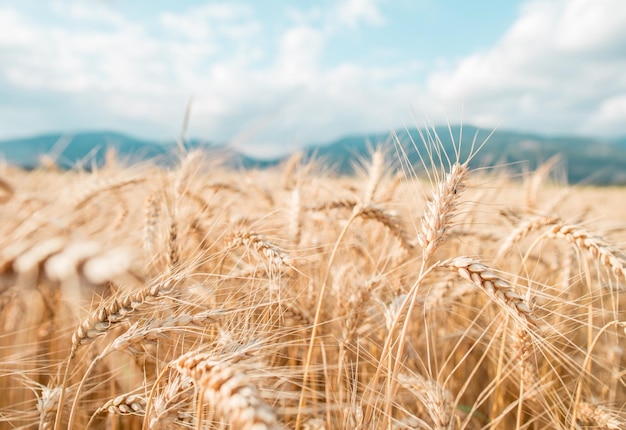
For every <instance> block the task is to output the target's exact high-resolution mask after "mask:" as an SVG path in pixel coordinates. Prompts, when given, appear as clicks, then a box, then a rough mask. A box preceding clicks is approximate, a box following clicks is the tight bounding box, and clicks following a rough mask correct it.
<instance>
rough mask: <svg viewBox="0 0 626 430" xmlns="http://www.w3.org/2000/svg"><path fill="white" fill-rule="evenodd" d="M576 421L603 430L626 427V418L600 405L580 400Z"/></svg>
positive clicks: (617, 429)
mask: <svg viewBox="0 0 626 430" xmlns="http://www.w3.org/2000/svg"><path fill="white" fill-rule="evenodd" d="M576 416H577V422H578V423H579V424H582V425H584V426H589V427H593V428H595V429H604V430H620V429H624V428H626V420H625V419H623V418H622V417H620V416H618V415H615V414H613V413H611V412H609V411H607V410H606V409H604V408H603V407H601V406H597V405H594V404H591V403H587V402H580V403H579V404H578V410H577V415H576Z"/></svg>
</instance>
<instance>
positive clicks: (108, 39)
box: [0, 0, 626, 156]
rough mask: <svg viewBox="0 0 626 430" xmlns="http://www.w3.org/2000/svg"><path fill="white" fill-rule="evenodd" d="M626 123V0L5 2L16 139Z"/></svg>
mask: <svg viewBox="0 0 626 430" xmlns="http://www.w3.org/2000/svg"><path fill="white" fill-rule="evenodd" d="M187 107H190V109H189V112H190V115H189V122H188V126H187V136H188V137H192V138H200V139H205V140H208V141H212V142H219V143H229V144H230V145H232V146H233V147H235V148H236V149H238V150H241V151H243V152H246V153H248V154H250V155H256V156H274V155H277V154H282V153H286V152H290V151H292V150H294V149H296V148H298V147H299V146H303V145H306V144H311V143H323V142H329V141H332V140H334V139H337V138H340V137H343V136H346V135H355V134H364V133H378V132H383V133H384V132H388V131H391V130H399V129H402V128H404V127H412V126H415V125H424V124H429V123H434V124H441V123H446V122H450V123H458V122H460V121H462V122H463V123H465V124H473V125H477V126H481V127H487V128H495V127H497V128H499V129H512V130H518V131H530V132H536V133H542V134H567V135H593V136H604V137H617V136H625V135H626V7H624V2H623V0H503V1H496V0H493V1H480V2H472V1H466V0H310V1H286V0H265V1H207V0H204V1H202V0H195V1H176V2H173V1H166V0H133V1H132V2H130V1H123V0H80V1H73V0H19V1H18V0H13V1H9V0H0V139H6V138H13V137H22V136H31V135H35V134H41V133H49V132H68V133H72V132H78V131H86V130H112V131H118V132H123V133H127V134H130V135H131V136H134V137H137V138H143V139H151V140H172V139H176V138H177V137H178V136H179V135H180V133H181V128H182V125H183V122H184V117H185V112H186V110H187Z"/></svg>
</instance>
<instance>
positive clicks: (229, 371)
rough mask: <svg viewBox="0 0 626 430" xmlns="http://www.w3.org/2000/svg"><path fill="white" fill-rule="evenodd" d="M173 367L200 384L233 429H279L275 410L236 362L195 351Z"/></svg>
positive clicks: (176, 361)
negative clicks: (234, 364) (262, 398)
mask: <svg viewBox="0 0 626 430" xmlns="http://www.w3.org/2000/svg"><path fill="white" fill-rule="evenodd" d="M172 367H173V368H174V369H176V370H177V371H178V372H180V373H181V374H182V375H183V376H189V377H191V378H193V379H194V380H195V381H196V382H197V383H198V385H199V388H200V392H201V395H202V400H203V401H206V402H207V403H208V404H210V405H211V406H212V407H214V408H215V409H216V411H217V412H218V414H219V415H221V416H222V418H224V419H226V420H228V421H229V422H230V425H231V426H232V428H236V429H241V430H264V429H267V430H278V429H281V428H282V427H281V426H280V425H279V424H278V420H277V418H276V413H275V412H274V411H273V410H272V409H271V408H270V407H269V406H267V405H266V404H265V403H264V402H263V400H261V398H260V396H259V393H258V390H257V388H256V386H254V385H252V384H251V383H250V382H249V381H248V378H247V377H246V375H245V374H244V372H243V371H242V370H239V369H237V368H236V367H234V366H233V364H230V363H225V362H224V361H220V360H217V359H216V358H215V357H214V356H213V355H211V354H209V353H201V352H198V351H192V352H190V353H187V354H185V355H183V356H181V357H179V358H178V359H176V360H174V362H173V363H172Z"/></svg>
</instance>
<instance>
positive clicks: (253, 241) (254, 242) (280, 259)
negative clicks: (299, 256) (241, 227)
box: [227, 231, 293, 269]
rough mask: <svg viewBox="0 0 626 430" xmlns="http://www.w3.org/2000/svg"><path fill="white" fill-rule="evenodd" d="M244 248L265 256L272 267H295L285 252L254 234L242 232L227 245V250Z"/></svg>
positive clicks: (235, 235) (234, 236)
mask: <svg viewBox="0 0 626 430" xmlns="http://www.w3.org/2000/svg"><path fill="white" fill-rule="evenodd" d="M239 246H244V247H245V248H247V249H254V250H255V251H256V252H257V253H259V254H260V255H264V256H265V257H266V258H267V259H268V260H269V262H270V265H271V267H276V268H278V269H283V268H285V267H293V260H292V259H291V257H289V255H287V254H286V253H285V252H283V250H282V249H280V248H279V247H278V246H276V245H275V244H273V243H272V242H270V241H268V240H265V238H264V237H263V236H261V235H259V234H256V233H254V232H246V231H240V232H237V233H235V234H234V235H233V237H232V238H231V239H230V241H229V242H228V245H227V249H228V250H230V249H234V248H237V247H239Z"/></svg>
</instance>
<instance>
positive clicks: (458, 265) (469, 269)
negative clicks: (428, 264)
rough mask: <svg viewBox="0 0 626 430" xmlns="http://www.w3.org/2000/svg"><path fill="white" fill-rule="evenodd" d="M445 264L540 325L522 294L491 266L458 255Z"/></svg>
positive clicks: (503, 304) (520, 314) (488, 294)
mask: <svg viewBox="0 0 626 430" xmlns="http://www.w3.org/2000/svg"><path fill="white" fill-rule="evenodd" d="M443 266H445V267H447V268H448V269H451V270H453V271H455V272H457V273H458V274H459V276H461V277H462V278H463V279H465V280H467V281H469V282H471V283H473V284H474V285H476V286H478V287H480V289H481V290H482V291H484V292H485V293H486V294H487V296H489V298H491V299H492V300H494V301H495V302H496V303H498V304H499V305H501V306H503V307H504V308H505V309H510V308H513V310H515V312H516V313H517V315H519V316H521V317H523V318H524V319H525V320H526V321H527V322H528V323H530V324H531V325H532V326H538V321H537V318H535V316H534V315H533V313H532V311H531V310H530V308H529V307H528V305H527V304H526V303H525V302H524V299H523V298H522V296H520V295H519V294H518V293H516V292H515V290H514V289H513V287H511V286H510V285H509V283H508V282H506V281H505V280H504V279H502V277H500V276H499V275H497V274H496V273H495V272H494V271H493V270H492V269H491V268H489V266H487V265H485V264H484V263H482V262H480V261H479V260H475V259H473V258H471V257H456V258H453V259H451V260H447V261H445V262H444V263H443Z"/></svg>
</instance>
